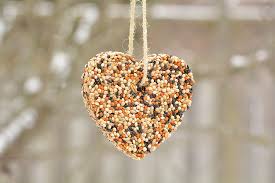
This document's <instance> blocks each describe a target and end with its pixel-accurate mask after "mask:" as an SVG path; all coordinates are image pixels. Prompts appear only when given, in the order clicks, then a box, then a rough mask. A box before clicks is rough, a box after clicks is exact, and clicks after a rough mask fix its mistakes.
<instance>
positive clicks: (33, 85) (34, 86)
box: [24, 76, 43, 94]
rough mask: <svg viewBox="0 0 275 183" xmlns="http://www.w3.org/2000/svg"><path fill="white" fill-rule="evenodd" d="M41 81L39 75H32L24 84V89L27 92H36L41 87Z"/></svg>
mask: <svg viewBox="0 0 275 183" xmlns="http://www.w3.org/2000/svg"><path fill="white" fill-rule="evenodd" d="M42 86H43V83H42V81H41V79H40V78H39V77H36V76H33V77H31V78H29V79H27V81H26V82H25V84H24V91H25V92H26V93H27V94H36V93H38V92H39V91H40V90H41V89H42Z"/></svg>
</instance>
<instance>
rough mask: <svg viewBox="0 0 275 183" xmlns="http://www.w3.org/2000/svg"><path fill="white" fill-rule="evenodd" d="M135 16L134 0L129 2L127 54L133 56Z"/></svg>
mask: <svg viewBox="0 0 275 183" xmlns="http://www.w3.org/2000/svg"><path fill="white" fill-rule="evenodd" d="M135 15H136V0H131V4H130V30H129V46H128V47H129V48H128V49H129V50H128V53H129V54H130V55H133V53H134V39H135V28H136V23H135Z"/></svg>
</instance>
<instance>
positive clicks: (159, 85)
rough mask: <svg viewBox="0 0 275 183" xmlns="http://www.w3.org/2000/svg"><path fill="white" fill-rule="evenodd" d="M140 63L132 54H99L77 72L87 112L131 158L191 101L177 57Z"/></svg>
mask: <svg viewBox="0 0 275 183" xmlns="http://www.w3.org/2000/svg"><path fill="white" fill-rule="evenodd" d="M143 69H144V65H143V62H142V61H136V60H135V59H134V58H133V57H132V56H131V55H128V54H124V53H121V52H111V51H110V52H104V53H100V54H97V55H96V56H95V57H94V58H92V59H91V60H90V61H89V62H88V64H86V66H85V68H84V73H83V75H82V94H83V100H84V103H85V105H86V108H87V109H88V112H89V114H90V116H91V117H92V118H93V119H94V121H95V122H96V125H97V126H98V127H99V128H100V129H101V130H102V132H103V134H104V135H105V136H106V137H107V139H109V140H110V141H111V142H112V143H113V144H114V145H115V147H117V148H118V149H119V150H121V151H122V152H124V153H125V154H126V155H128V156H130V157H131V158H133V159H137V160H139V159H142V158H144V157H145V155H147V154H149V153H151V152H152V151H154V150H155V149H156V148H157V147H159V145H160V144H161V143H162V142H163V141H165V140H166V139H167V138H168V137H169V136H170V134H171V133H172V132H174V131H175V130H176V129H177V127H178V126H179V125H180V124H181V121H182V117H183V114H184V112H185V111H186V110H188V108H189V107H190V106H191V103H192V86H193V84H194V79H193V74H192V72H191V70H190V68H189V66H188V65H187V64H186V63H185V62H184V61H183V60H182V59H180V58H178V57H176V56H170V55H167V54H153V55H150V56H148V73H147V80H146V82H145V83H144V84H143V85H142V84H141V80H142V78H143V74H144V72H143Z"/></svg>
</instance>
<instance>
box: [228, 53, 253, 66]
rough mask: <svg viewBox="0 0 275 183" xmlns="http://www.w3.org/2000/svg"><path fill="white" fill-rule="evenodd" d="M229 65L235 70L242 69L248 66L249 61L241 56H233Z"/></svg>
mask: <svg viewBox="0 0 275 183" xmlns="http://www.w3.org/2000/svg"><path fill="white" fill-rule="evenodd" d="M230 62H231V65H232V66H233V67H236V68H243V67H246V66H248V64H249V60H248V58H247V57H245V56H243V55H234V56H232V57H231V59H230Z"/></svg>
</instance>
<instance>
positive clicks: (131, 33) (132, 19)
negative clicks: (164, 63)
mask: <svg viewBox="0 0 275 183" xmlns="http://www.w3.org/2000/svg"><path fill="white" fill-rule="evenodd" d="M136 2H137V0H131V2H130V30H129V46H128V47H129V48H128V49H129V51H128V53H129V54H130V55H133V53H134V39H135V28H136V23H135V15H136ZM142 29H143V64H144V67H143V78H142V80H141V85H144V83H145V82H146V80H147V74H148V33H147V0H142Z"/></svg>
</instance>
